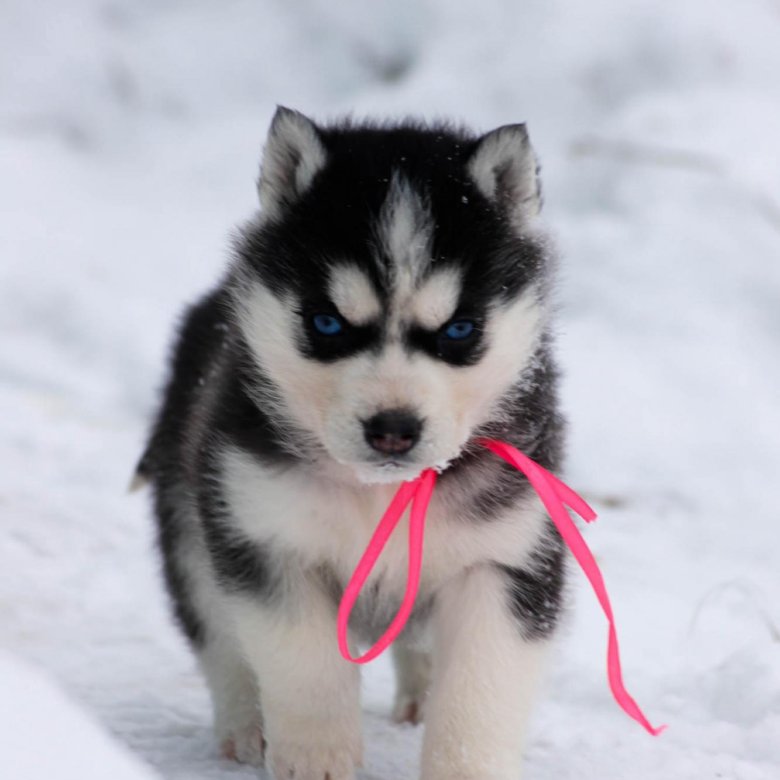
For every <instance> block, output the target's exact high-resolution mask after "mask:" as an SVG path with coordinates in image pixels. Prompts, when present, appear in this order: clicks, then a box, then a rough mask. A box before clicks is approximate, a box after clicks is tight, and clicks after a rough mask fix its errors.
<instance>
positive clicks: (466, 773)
mask: <svg viewBox="0 0 780 780" xmlns="http://www.w3.org/2000/svg"><path fill="white" fill-rule="evenodd" d="M434 625H435V628H434V631H435V640H434V657H435V659H436V661H435V664H434V669H433V673H434V677H433V685H432V687H431V691H430V694H429V702H428V710H427V723H426V729H425V740H424V743H423V760H422V780H485V779H486V778H490V780H519V778H520V776H521V772H522V769H521V766H522V749H523V737H524V733H525V729H526V723H527V720H528V715H529V711H530V707H531V704H532V703H533V699H534V694H535V692H536V689H537V687H538V683H539V678H540V676H541V672H542V671H543V667H544V661H545V657H546V655H547V649H548V645H549V642H544V641H535V642H528V641H526V640H524V639H523V638H522V636H521V634H520V632H519V631H518V630H517V622H516V619H515V618H513V616H512V615H511V612H510V610H509V609H508V604H507V599H506V581H505V580H504V579H503V578H502V577H501V575H500V573H499V572H498V571H496V569H495V568H494V567H491V566H478V567H474V568H472V569H469V570H466V571H464V572H462V573H461V574H460V575H459V576H458V577H456V578H454V579H453V580H452V581H451V582H449V583H447V585H446V586H445V587H444V588H443V589H442V591H441V592H440V593H439V596H438V599H437V602H436V612H435V616H434Z"/></svg>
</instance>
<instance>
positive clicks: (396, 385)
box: [235, 109, 546, 482]
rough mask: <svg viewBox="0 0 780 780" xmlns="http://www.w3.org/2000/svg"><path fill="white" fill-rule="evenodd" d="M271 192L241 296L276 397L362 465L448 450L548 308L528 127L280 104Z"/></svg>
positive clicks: (292, 416) (271, 152)
mask: <svg viewBox="0 0 780 780" xmlns="http://www.w3.org/2000/svg"><path fill="white" fill-rule="evenodd" d="M260 196H261V203H262V204H263V209H264V216H263V217H262V218H261V220H260V221H259V223H258V224H256V225H254V226H253V227H251V228H250V229H249V230H248V231H246V233H245V235H244V237H243V240H242V241H241V242H240V244H239V246H238V255H239V262H238V268H239V272H238V279H239V282H238V283H237V284H236V287H235V299H236V312H237V315H238V322H239V325H240V328H241V331H242V333H243V336H244V339H245V340H246V343H247V345H248V346H249V349H250V351H251V353H252V356H253V358H254V359H255V360H256V361H257V364H258V365H259V366H260V367H261V368H262V370H263V373H264V374H265V376H267V377H268V379H269V380H270V382H271V383H272V385H273V387H274V393H273V398H274V399H275V400H274V404H275V407H276V408H275V410H274V411H275V412H276V413H277V414H278V415H281V416H283V417H285V418H287V419H288V420H289V421H290V422H291V423H293V424H294V425H295V426H296V427H297V428H298V429H300V430H302V431H305V432H306V433H307V434H308V435H309V437H310V439H311V440H313V441H315V442H316V444H317V445H318V446H319V447H320V448H321V449H322V450H323V451H324V452H325V453H326V454H327V456H328V457H331V458H333V459H335V460H336V461H338V462H339V463H342V464H345V465H347V466H349V467H351V468H352V469H353V470H354V472H355V474H356V475H357V476H358V478H359V479H360V480H362V481H364V482H382V481H399V480H404V479H409V478H412V477H414V476H416V475H417V474H418V473H419V472H420V471H421V470H422V469H424V468H426V467H436V468H443V467H444V466H445V465H446V464H447V463H448V462H449V461H450V460H452V459H453V458H455V457H457V455H458V454H459V453H460V451H461V450H462V448H463V446H464V445H465V443H466V442H467V441H468V440H469V439H470V438H471V437H472V436H473V435H474V432H475V431H476V430H477V429H478V428H479V426H481V425H483V424H485V423H486V422H488V421H489V420H491V419H492V418H494V416H495V415H496V414H497V410H498V409H499V407H500V402H501V399H502V398H503V397H504V396H505V395H506V394H507V393H508V392H509V391H510V390H511V389H512V388H513V387H514V386H515V385H516V383H517V382H518V380H519V377H520V375H521V373H522V371H523V369H524V368H525V366H526V364H527V363H528V361H529V359H530V357H531V356H532V355H533V353H534V351H535V349H536V346H537V344H538V340H539V337H540V335H541V332H542V330H543V327H544V324H545V305H544V286H545V284H544V283H545V278H546V275H545V265H546V258H545V253H544V251H543V247H542V245H541V242H540V240H539V239H538V237H537V234H536V233H535V229H534V225H533V219H534V217H535V215H536V212H537V211H538V190H537V183H536V164H535V161H534V160H533V154H532V152H531V150H530V147H529V146H528V141H527V137H526V135H525V131H524V129H523V128H522V127H521V126H515V127H512V128H502V129H499V130H498V131H494V132H493V133H489V134H488V135H487V136H485V137H483V138H481V139H473V138H470V137H468V136H465V135H463V134H462V133H455V132H452V131H445V130H442V131H441V132H439V131H438V130H425V129H420V128H412V127H409V126H400V127H397V128H391V129H380V128H371V127H337V128H319V127H317V126H315V125H314V124H313V123H311V122H310V121H309V120H308V119H306V118H305V117H302V116H301V115H300V114H296V113H294V112H290V111H287V110H286V109H280V112H279V113H277V116H276V118H275V120H274V123H273V124H272V128H271V133H270V136H269V141H268V144H267V147H266V151H265V157H264V163H263V170H262V174H261V179H260Z"/></svg>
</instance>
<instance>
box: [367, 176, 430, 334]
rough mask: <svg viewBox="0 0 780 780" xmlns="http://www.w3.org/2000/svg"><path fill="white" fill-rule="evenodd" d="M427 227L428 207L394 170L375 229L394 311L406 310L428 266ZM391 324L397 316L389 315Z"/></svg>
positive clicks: (395, 320)
mask: <svg viewBox="0 0 780 780" xmlns="http://www.w3.org/2000/svg"><path fill="white" fill-rule="evenodd" d="M431 226H432V219H431V215H430V210H429V208H428V206H427V204H426V203H425V201H424V199H423V198H422V197H421V196H420V194H419V193H418V192H416V191H415V189H414V188H413V187H412V185H411V184H410V183H409V182H408V181H407V180H406V178H404V177H403V175H402V174H399V173H397V174H396V175H395V176H394V177H393V180H392V181H391V183H390V188H389V189H388V192H387V197H386V199H385V202H384V205H383V206H382V212H381V214H380V216H379V223H378V231H377V232H378V239H379V244H380V246H381V247H382V250H383V253H384V255H385V257H387V258H388V259H389V261H390V265H389V270H390V278H391V282H392V288H393V305H392V310H393V312H395V313H398V312H400V311H402V310H404V309H406V307H407V306H408V304H409V302H410V300H411V297H412V294H413V292H414V291H415V290H416V288H417V286H418V284H419V282H420V281H421V279H422V275H423V273H424V272H425V271H426V270H427V268H428V267H429V265H430V260H431V241H432V238H433V231H432V229H431ZM394 323H397V318H395V317H391V321H390V325H391V330H392V328H393V324H394Z"/></svg>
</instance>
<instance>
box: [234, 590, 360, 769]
mask: <svg viewBox="0 0 780 780" xmlns="http://www.w3.org/2000/svg"><path fill="white" fill-rule="evenodd" d="M291 591H292V592H291ZM279 598H280V599H282V601H280V602H274V601H273V600H271V601H267V602H259V601H257V600H250V599H248V598H246V599H241V600H240V601H238V600H237V601H236V605H235V609H234V613H235V618H236V621H235V623H236V626H237V630H238V634H239V637H240V641H241V646H242V648H243V651H244V655H245V657H246V658H247V660H248V661H249V663H250V665H251V667H252V669H253V670H254V671H255V673H256V674H257V678H258V680H259V682H260V689H261V691H262V708H263V723H264V731H265V737H266V739H267V741H268V764H269V766H270V768H271V770H272V772H273V775H274V777H275V778H276V779H277V780H288V778H293V777H294V778H295V780H352V778H354V768H355V767H356V766H359V765H360V763H361V761H362V737H361V725H360V676H359V671H358V668H357V666H355V665H353V664H350V663H349V662H348V661H345V660H344V659H343V658H342V657H341V655H340V654H339V651H338V647H337V644H336V615H335V609H334V605H333V603H332V602H331V601H330V599H329V598H328V597H326V596H325V595H324V594H323V593H322V591H321V590H320V589H319V587H318V586H317V585H316V584H315V583H312V582H310V581H307V580H306V579H305V577H304V576H301V577H300V578H296V579H295V580H293V579H292V578H291V580H290V581H289V587H288V588H286V590H285V592H284V593H283V594H280V596H279Z"/></svg>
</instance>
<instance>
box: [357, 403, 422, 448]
mask: <svg viewBox="0 0 780 780" xmlns="http://www.w3.org/2000/svg"><path fill="white" fill-rule="evenodd" d="M422 426H423V421H422V420H421V419H420V418H419V417H417V415H415V414H413V413H412V412H410V411H408V410H406V409H388V410H387V411H384V412H379V413H378V414H375V415H374V416H373V417H371V418H370V419H369V420H363V429H364V431H365V434H366V441H367V442H368V443H369V445H370V446H371V447H372V448H373V449H375V450H377V451H378V452H381V453H383V454H385V455H403V454H404V453H405V452H409V450H410V449H412V447H414V445H415V444H417V441H418V440H419V438H420V431H421V430H422Z"/></svg>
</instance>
